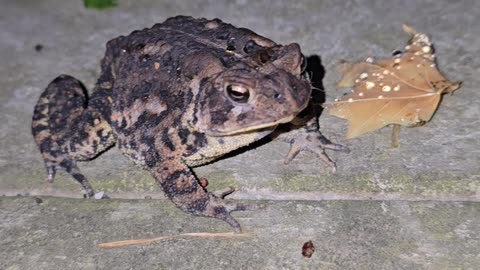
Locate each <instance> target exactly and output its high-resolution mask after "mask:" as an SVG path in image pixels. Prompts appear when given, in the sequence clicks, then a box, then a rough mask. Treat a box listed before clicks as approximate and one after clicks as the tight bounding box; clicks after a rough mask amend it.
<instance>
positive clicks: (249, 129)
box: [205, 115, 296, 137]
mask: <svg viewBox="0 0 480 270" xmlns="http://www.w3.org/2000/svg"><path fill="white" fill-rule="evenodd" d="M295 116H296V115H290V116H287V117H285V118H282V119H279V120H277V121H273V122H268V123H262V124H258V125H253V126H249V127H245V128H241V129H236V130H233V131H225V132H222V131H218V130H210V131H208V132H205V133H206V134H207V135H209V136H212V137H219V136H233V135H237V134H241V133H248V132H252V131H256V130H260V129H266V128H269V127H271V128H272V129H273V128H275V127H276V126H278V125H280V124H285V123H288V122H291V121H292V120H293V118H295Z"/></svg>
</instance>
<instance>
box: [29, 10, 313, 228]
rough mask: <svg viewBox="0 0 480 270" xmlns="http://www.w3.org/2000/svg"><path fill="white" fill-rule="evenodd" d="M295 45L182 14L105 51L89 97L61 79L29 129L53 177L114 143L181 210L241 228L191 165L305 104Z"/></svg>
mask: <svg viewBox="0 0 480 270" xmlns="http://www.w3.org/2000/svg"><path fill="white" fill-rule="evenodd" d="M302 58H303V56H302V55H301V52H300V48H299V46H298V45H297V44H290V45H287V46H281V45H278V44H275V43H274V42H272V41H271V40H269V39H267V38H264V37H261V36H259V35H256V34H255V33H253V32H252V31H250V30H247V29H242V28H236V27H234V26H232V25H230V24H226V23H223V22H221V21H220V20H218V19H215V20H207V19H193V18H191V17H184V16H178V17H174V18H170V19H168V20H167V21H165V22H164V23H161V24H157V25H155V26H153V27H152V28H149V29H144V30H141V31H134V32H132V33H131V34H130V35H129V36H126V37H123V36H122V37H118V38H116V39H113V40H111V41H110V42H108V44H107V50H106V54H105V57H104V59H103V60H102V66H101V75H100V78H99V79H98V81H97V84H96V87H95V90H94V92H93V94H92V96H91V97H90V98H89V99H88V105H87V95H86V93H85V90H84V88H83V86H82V84H81V83H80V82H79V81H77V80H76V79H74V78H73V77H70V76H67V75H62V76H59V77H58V78H56V79H55V80H54V81H52V83H50V85H49V86H48V88H47V89H46V90H45V92H44V93H43V94H42V95H41V97H40V99H39V101H38V104H37V106H36V107H35V111H34V116H33V124H32V130H33V134H34V138H35V141H36V142H37V144H38V145H39V147H40V150H41V152H42V154H43V157H44V159H45V163H46V166H47V170H48V174H49V179H51V180H52V179H53V177H54V175H55V171H56V169H57V168H63V169H66V170H67V171H68V172H69V173H70V174H71V175H72V176H73V177H74V178H75V179H76V180H77V181H79V182H80V183H81V184H82V186H83V187H84V189H85V191H86V193H87V196H89V197H90V196H92V195H93V194H94V192H93V189H92V187H91V186H90V184H89V183H88V181H87V180H86V178H85V177H84V176H83V175H82V174H81V172H80V171H79V170H78V168H77V167H76V165H75V161H79V160H89V159H92V158H94V157H95V156H97V155H98V154H99V153H101V152H102V151H104V150H106V149H108V148H109V147H110V146H112V145H114V144H117V145H118V146H119V148H120V149H121V151H122V152H123V153H124V154H125V155H126V156H128V157H130V158H131V159H132V160H133V161H134V162H135V163H137V164H139V165H141V166H142V167H144V168H146V169H147V170H149V171H150V172H151V173H152V175H153V176H154V178H155V179H156V181H157V183H158V184H159V185H160V186H161V187H162V188H163V190H164V191H165V193H166V195H167V196H168V197H169V198H170V199H171V200H172V201H173V202H174V203H175V204H176V205H177V206H178V207H180V208H181V209H183V210H185V211H188V212H191V213H194V214H197V215H203V216H211V217H216V218H220V219H222V220H225V221H227V222H228V223H229V224H231V225H232V226H233V227H235V228H236V229H239V228H240V226H239V224H238V223H237V222H236V221H235V219H233V217H231V216H230V212H231V211H235V210H245V209H249V208H251V207H248V206H244V205H239V204H236V203H233V202H229V201H224V200H223V199H222V198H220V197H219V196H216V195H213V194H212V193H209V192H206V190H205V189H204V187H202V186H200V185H199V183H198V181H197V179H196V178H195V176H194V175H193V174H192V172H191V171H190V169H189V166H197V165H201V164H204V163H206V162H210V161H212V160H214V159H216V158H218V157H220V156H222V155H224V154H226V153H228V152H230V151H232V150H234V149H237V148H239V147H241V146H244V145H248V144H249V143H251V142H253V141H256V140H258V139H260V138H262V137H264V136H266V135H268V134H269V133H271V132H272V131H273V130H274V129H275V127H276V126H277V125H278V124H281V123H286V122H289V121H291V120H292V119H293V118H294V117H295V116H296V115H297V114H298V113H299V112H300V111H302V110H303V109H304V108H305V107H306V105H307V104H308V101H309V98H310V92H311V90H310V85H309V82H308V80H307V79H305V77H304V76H303V75H302V74H301V73H302V67H301V66H302Z"/></svg>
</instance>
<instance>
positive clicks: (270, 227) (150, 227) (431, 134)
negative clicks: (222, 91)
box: [0, 0, 480, 269]
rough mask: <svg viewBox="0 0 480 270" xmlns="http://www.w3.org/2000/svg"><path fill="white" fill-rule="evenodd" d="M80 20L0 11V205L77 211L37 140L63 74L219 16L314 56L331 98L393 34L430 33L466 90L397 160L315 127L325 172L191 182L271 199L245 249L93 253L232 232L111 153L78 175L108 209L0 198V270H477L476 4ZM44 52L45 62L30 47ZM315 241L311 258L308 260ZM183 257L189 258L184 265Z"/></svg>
mask: <svg viewBox="0 0 480 270" xmlns="http://www.w3.org/2000/svg"><path fill="white" fill-rule="evenodd" d="M119 2H120V3H119V6H118V7H116V8H113V9H109V10H103V11H96V10H87V9H84V8H83V6H82V3H81V1H59V0H56V1H55V0H44V1H26V0H17V1H7V0H0V29H1V30H0V59H1V60H2V61H1V64H0V89H1V90H0V121H1V123H2V125H1V127H0V194H3V195H7V196H16V195H17V194H20V195H22V196H26V195H31V196H47V195H54V196H60V197H76V198H79V197H81V188H80V186H79V185H78V184H77V183H75V182H74V181H73V180H71V179H70V177H68V176H67V175H66V174H64V173H59V175H58V176H57V179H56V181H55V182H54V184H52V185H47V184H46V183H45V182H44V179H45V172H44V168H43V163H42V160H41V157H40V154H39V152H38V150H37V149H36V146H35V145H34V142H33V140H32V138H31V135H30V119H31V113H32V111H33V106H34V104H35V102H36V100H37V98H38V96H39V95H40V93H41V92H42V91H43V89H44V87H45V86H46V85H47V84H48V82H49V81H51V80H52V79H53V78H54V77H56V76H57V75H58V74H61V73H67V74H70V75H73V76H75V77H77V78H79V79H80V80H82V81H83V82H84V83H85V84H86V86H87V87H88V88H89V89H91V88H92V87H93V84H94V82H95V80H96V77H97V75H98V72H99V61H100V59H101V57H102V56H103V53H104V48H105V47H104V46H105V43H106V41H108V40H109V39H111V38H114V37H116V36H118V35H122V34H123V35H124V34H128V33H129V32H131V31H132V30H135V29H141V28H144V27H149V26H151V25H153V24H154V23H157V22H161V21H163V20H165V19H166V18H167V17H170V16H173V15H177V14H185V15H193V16H196V17H208V18H213V17H219V18H221V19H223V20H224V21H227V22H230V23H233V24H235V25H237V26H241V27H247V28H250V29H252V30H254V31H256V32H257V33H259V34H263V35H266V36H268V37H270V38H272V39H273V40H276V41H278V42H280V43H289V42H298V43H299V44H300V45H301V46H302V49H303V51H304V53H305V54H306V55H319V56H320V57H321V59H322V64H323V65H324V67H325V69H326V74H325V78H324V80H323V85H324V86H325V89H326V95H327V99H328V100H333V98H334V97H335V96H337V95H340V94H341V93H340V92H337V91H336V90H334V85H335V82H336V80H338V79H339V74H338V73H336V72H335V65H336V64H337V63H338V62H339V61H340V60H341V59H347V60H362V59H364V58H366V57H367V56H370V55H375V56H379V57H380V56H387V55H389V54H390V52H391V51H393V50H394V49H397V48H402V47H403V45H404V44H405V42H406V39H407V37H406V36H405V35H404V34H403V33H402V31H401V27H400V26H401V24H402V23H404V22H407V23H409V24H410V25H411V26H413V27H414V28H416V29H417V30H419V31H424V32H426V33H429V34H430V35H431V37H432V39H433V42H434V44H435V49H436V53H437V56H438V65H439V67H440V69H441V70H442V71H443V72H444V73H445V74H446V76H447V78H449V79H450V80H452V81H456V80H461V81H463V82H464V83H463V86H462V88H461V89H460V90H459V91H458V92H456V93H455V94H454V95H453V96H447V97H445V98H444V100H443V101H442V104H441V106H440V107H439V110H438V111H437V113H436V114H435V116H434V118H433V120H432V121H431V122H430V123H428V124H427V125H426V126H424V127H421V128H414V129H403V130H402V131H401V146H400V148H398V149H391V148H390V147H389V145H390V141H389V139H390V130H389V129H388V128H385V129H382V130H380V131H377V132H374V133H371V134H367V135H365V136H361V137H360V138H358V139H354V140H351V141H346V140H344V139H343V135H342V134H343V133H344V132H345V130H346V123H345V122H344V121H343V120H340V119H337V118H334V117H329V116H328V115H327V114H323V115H322V117H321V120H320V122H321V125H322V130H323V132H324V134H325V135H326V136H328V137H329V138H331V139H332V140H333V141H335V142H337V143H342V144H346V145H348V146H349V147H350V148H351V150H352V152H351V153H350V154H348V155H346V154H338V153H330V156H331V157H332V159H334V160H336V162H337V165H338V174H337V175H331V174H329V173H328V172H327V171H326V170H325V168H324V167H323V166H322V164H321V163H320V162H319V161H318V160H316V159H315V158H314V156H313V155H311V154H308V153H303V154H300V155H299V156H298V157H297V158H296V159H295V160H294V161H293V162H292V163H291V164H290V165H288V166H285V165H283V158H284V156H285V155H286V152H287V151H288V146H287V145H286V144H284V143H281V142H271V143H268V144H265V145H258V146H257V147H256V148H253V149H249V151H244V152H240V153H239V154H237V155H235V156H233V157H230V158H228V159H223V160H221V161H218V162H215V163H213V164H211V165H208V166H204V167H200V168H197V169H195V172H196V173H197V175H199V176H201V177H206V178H208V179H209V183H210V185H209V189H210V190H215V189H220V188H222V187H225V186H230V185H233V186H236V187H237V188H238V189H239V191H238V192H236V193H235V194H234V195H232V196H231V197H230V198H232V199H241V200H249V201H250V202H251V203H258V202H257V201H262V200H267V202H266V203H267V205H268V206H267V208H266V209H264V210H259V211H256V212H252V213H250V212H249V213H237V214H236V216H237V217H238V218H239V220H240V222H241V223H242V224H243V225H244V227H245V228H246V229H247V230H248V231H250V232H252V233H253V234H254V235H255V236H254V237H253V238H252V239H249V240H241V241H239V240H178V241H177V240H175V241H173V240H172V241H168V242H165V243H158V244H152V245H149V246H146V247H133V248H121V249H114V250H106V251H104V250H100V249H98V248H96V246H95V243H96V242H99V241H110V240H122V239H130V238H131V239H135V238H144V237H154V236H159V235H164V234H175V233H179V232H180V231H183V232H196V231H208V232H218V231H226V230H228V229H229V228H227V227H226V225H225V224H223V223H221V222H218V221H215V220H210V219H204V218H195V217H190V216H187V215H185V214H183V213H181V212H180V211H178V210H176V209H174V207H173V205H172V204H170V203H169V202H168V201H165V200H160V201H157V200H153V201H141V200H131V201H130V200H129V201H125V200H121V199H126V198H130V199H134V198H135V199H139V198H144V197H145V196H150V197H152V198H159V199H161V198H163V195H162V192H161V191H160V190H159V189H158V188H157V187H156V186H155V184H154V182H153V180H152V179H151V178H150V176H149V175H148V174H147V173H146V172H143V171H141V170H140V169H138V168H136V167H135V166H133V165H132V164H131V163H130V162H129V161H128V160H127V159H126V158H124V157H122V155H121V154H120V153H119V151H118V150H117V149H112V150H110V151H109V152H107V153H105V154H104V155H102V156H100V157H99V158H97V159H95V160H94V161H92V162H89V163H82V164H80V168H81V169H82V171H83V172H84V173H85V174H86V175H87V177H89V179H90V181H91V183H92V184H93V186H94V187H95V188H96V189H97V190H99V191H100V190H101V191H106V192H107V193H108V194H109V195H110V196H112V197H113V198H114V199H113V200H110V201H108V202H107V201H101V202H91V201H85V200H73V199H58V198H55V199H54V198H50V197H42V198H43V200H44V203H42V204H40V205H36V204H35V203H33V198H28V197H27V198H6V197H5V198H1V201H0V203H1V208H0V211H1V212H0V218H1V220H2V223H1V224H0V236H1V248H0V269H66V268H70V269H155V268H158V269H172V268H176V269H195V268H197V269H201V268H204V269H205V268H210V269H215V268H216V269H219V268H227V269H228V268H237V269H281V268H285V269H322V268H323V269H349V268H356V269H475V268H476V267H475V266H478V265H480V255H479V252H480V251H479V249H478V247H479V244H480V243H479V238H478V235H479V234H480V228H479V227H478V224H479V223H480V218H479V209H480V206H479V203H478V202H479V201H480V130H479V126H480V109H479V105H478V100H479V98H480V92H479V91H478V85H480V76H478V75H479V70H480V58H478V57H477V55H478V48H479V47H480V21H479V20H478V19H477V17H478V14H480V2H478V1H474V0H471V1H455V2H454V1H447V0H441V1H383V2H380V1H367V0H365V1H314V0H311V1H308V0H301V1H295V3H293V2H292V1H267V0H265V1H246V0H238V1H229V2H219V1H207V0H202V1H195V2H193V3H192V2H191V1H153V0H141V1H119ZM37 44H41V45H42V46H43V48H42V49H41V50H40V51H36V50H35V49H34V48H35V46H36V45H37ZM310 239H311V240H312V241H313V242H314V244H315V245H316V246H317V251H316V252H315V253H314V255H313V257H312V258H311V259H304V258H303V257H301V254H300V252H301V245H302V244H303V242H306V241H308V240H310ZM181 258H183V259H181Z"/></svg>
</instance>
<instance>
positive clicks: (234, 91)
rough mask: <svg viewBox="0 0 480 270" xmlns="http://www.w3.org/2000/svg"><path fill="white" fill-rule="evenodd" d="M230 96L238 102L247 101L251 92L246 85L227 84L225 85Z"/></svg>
mask: <svg viewBox="0 0 480 270" xmlns="http://www.w3.org/2000/svg"><path fill="white" fill-rule="evenodd" d="M225 91H226V92H227V95H228V97H229V98H230V99H231V100H233V101H235V102H238V103H246V102H247V101H248V98H249V97H250V92H249V91H248V89H247V88H246V87H243V86H240V85H231V84H229V85H227V86H226V87H225Z"/></svg>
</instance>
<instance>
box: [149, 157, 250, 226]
mask: <svg viewBox="0 0 480 270" xmlns="http://www.w3.org/2000/svg"><path fill="white" fill-rule="evenodd" d="M152 174H153V176H154V177H155V179H156V181H157V183H158V184H159V185H160V186H161V187H162V189H163V191H164V192H165V194H166V195H167V196H168V198H170V199H171V200H172V202H173V203H175V204H176V205H177V207H179V208H180V209H182V210H183V211H185V212H188V213H192V214H194V215H197V216H204V217H213V218H217V219H220V220H223V221H225V222H227V223H228V224H230V226H232V227H233V229H234V230H235V231H236V232H240V231H241V227H240V224H239V223H238V221H237V220H235V218H233V217H232V215H231V212H233V211H247V210H256V209H258V208H259V207H258V206H256V205H245V204H241V203H237V202H234V201H232V200H224V199H223V198H224V197H225V196H227V195H228V194H231V193H232V192H233V191H234V188H229V189H227V190H222V191H219V192H215V193H211V192H207V191H206V190H205V188H204V187H203V186H202V184H201V183H202V182H199V181H198V180H197V179H196V178H195V176H194V175H193V174H192V172H191V171H190V169H189V168H188V167H187V166H186V165H185V164H183V163H181V162H178V161H165V162H164V163H162V164H161V166H158V168H155V169H153V171H152ZM204 185H205V184H204Z"/></svg>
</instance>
